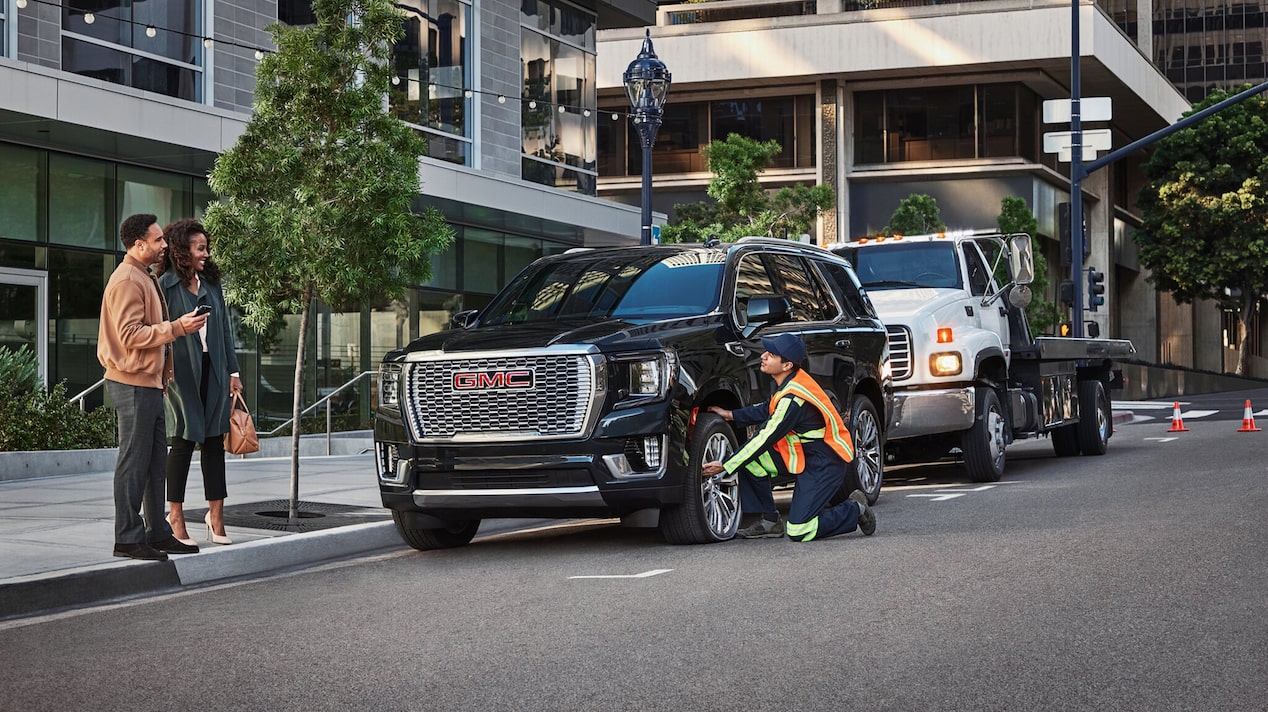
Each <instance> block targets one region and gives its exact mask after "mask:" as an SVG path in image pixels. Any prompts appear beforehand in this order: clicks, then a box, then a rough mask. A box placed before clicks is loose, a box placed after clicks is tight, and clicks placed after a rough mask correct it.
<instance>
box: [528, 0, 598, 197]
mask: <svg viewBox="0 0 1268 712" xmlns="http://www.w3.org/2000/svg"><path fill="white" fill-rule="evenodd" d="M596 22H597V19H596V15H595V13H594V12H593V11H591V10H585V9H582V8H580V7H578V6H575V5H570V4H568V3H566V2H561V1H560V0H521V3H520V63H521V65H522V77H523V87H524V88H523V99H522V105H521V109H520V120H521V132H522V139H523V154H524V155H523V158H522V166H521V171H522V177H523V179H524V180H527V181H532V182H534V183H541V184H544V185H549V186H554V187H556V188H562V189H565V190H571V191H575V192H577V193H581V194H583V195H594V194H595V192H596V189H597V183H596V179H597V177H598V169H597V163H598V156H597V151H598V148H597V146H596V145H595V125H596V123H597V121H598V119H597V114H596V111H597V109H598V93H597V91H596V89H595V26H596Z"/></svg>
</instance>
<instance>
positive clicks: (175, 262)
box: [158, 218, 220, 285]
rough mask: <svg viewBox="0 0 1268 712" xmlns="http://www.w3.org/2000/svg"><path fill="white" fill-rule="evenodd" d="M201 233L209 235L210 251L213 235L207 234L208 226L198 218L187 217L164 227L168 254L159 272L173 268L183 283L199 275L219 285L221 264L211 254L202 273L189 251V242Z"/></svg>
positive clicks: (159, 267)
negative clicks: (196, 267) (195, 265)
mask: <svg viewBox="0 0 1268 712" xmlns="http://www.w3.org/2000/svg"><path fill="white" fill-rule="evenodd" d="M199 234H201V235H206V236H207V252H208V253H210V252H211V235H208V234H207V228H205V227H203V224H202V223H200V222H198V221H197V220H194V219H192V218H185V219H183V220H177V221H176V222H174V223H171V224H170V225H168V226H167V227H165V228H163V237H165V238H167V256H166V257H165V258H164V259H163V262H162V264H160V265H159V266H158V273H159V274H163V273H164V272H167V271H169V270H171V271H173V272H175V273H176V274H177V275H178V276H179V277H180V278H181V282H182V283H183V284H191V283H193V281H194V277H195V276H199V277H201V278H202V279H205V280H207V282H208V283H209V284H215V285H219V284H220V266H219V265H217V264H216V261H215V260H213V259H211V255H210V254H208V256H207V264H205V265H203V271H202V274H201V275H199V274H198V270H197V269H195V268H194V256H193V255H192V254H190V252H189V243H190V240H192V239H193V237H194V235H199Z"/></svg>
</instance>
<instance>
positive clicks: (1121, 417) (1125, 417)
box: [1113, 410, 1136, 425]
mask: <svg viewBox="0 0 1268 712" xmlns="http://www.w3.org/2000/svg"><path fill="white" fill-rule="evenodd" d="M1135 417H1136V414H1135V413H1133V412H1131V411H1130V410H1116V411H1114V417H1113V421H1114V425H1122V424H1123V423H1130V422H1131V421H1132V419H1133V418H1135Z"/></svg>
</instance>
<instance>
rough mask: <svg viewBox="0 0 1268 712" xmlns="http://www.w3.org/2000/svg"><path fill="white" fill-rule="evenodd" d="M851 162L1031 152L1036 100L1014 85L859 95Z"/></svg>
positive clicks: (1031, 155)
mask: <svg viewBox="0 0 1268 712" xmlns="http://www.w3.org/2000/svg"><path fill="white" fill-rule="evenodd" d="M854 115H855V117H856V121H855V126H854V141H855V143H854V153H855V161H856V163H860V164H867V163H901V162H905V161H940V160H964V159H977V158H1003V157H1012V156H1020V157H1022V158H1027V159H1030V160H1038V156H1037V155H1036V154H1035V149H1036V145H1035V139H1034V134H1035V121H1036V118H1035V97H1034V94H1033V93H1032V92H1030V91H1028V90H1025V89H1023V88H1022V87H1020V86H1017V85H985V86H965V87H940V88H931V89H925V88H919V89H900V90H892V91H876V92H860V93H858V94H856V95H855V108H854Z"/></svg>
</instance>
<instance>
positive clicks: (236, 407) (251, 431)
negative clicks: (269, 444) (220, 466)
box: [225, 393, 260, 455]
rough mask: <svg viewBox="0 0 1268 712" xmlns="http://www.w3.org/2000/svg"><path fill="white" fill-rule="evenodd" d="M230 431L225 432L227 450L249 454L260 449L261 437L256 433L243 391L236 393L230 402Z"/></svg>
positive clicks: (239, 453) (237, 453) (236, 453)
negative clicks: (243, 397) (243, 398)
mask: <svg viewBox="0 0 1268 712" xmlns="http://www.w3.org/2000/svg"><path fill="white" fill-rule="evenodd" d="M229 408H230V410H229V432H227V433H225V452H229V453H233V454H234V455H247V454H250V453H253V452H259V451H260V438H259V436H257V435H256V434H255V423H253V422H251V413H250V412H248V411H247V404H246V402H245V401H243V400H242V394H241V393H234V394H233V400H232V401H231V402H230V404H229Z"/></svg>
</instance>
